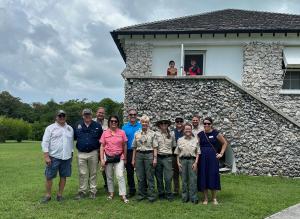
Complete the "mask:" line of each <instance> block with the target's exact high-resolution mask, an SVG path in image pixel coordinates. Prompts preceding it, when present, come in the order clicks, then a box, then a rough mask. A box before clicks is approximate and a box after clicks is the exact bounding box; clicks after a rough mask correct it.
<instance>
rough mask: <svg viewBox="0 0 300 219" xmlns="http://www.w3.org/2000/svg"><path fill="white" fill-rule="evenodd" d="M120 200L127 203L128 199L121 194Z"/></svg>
mask: <svg viewBox="0 0 300 219" xmlns="http://www.w3.org/2000/svg"><path fill="white" fill-rule="evenodd" d="M122 201H123V202H124V203H125V204H127V203H129V200H128V199H127V198H126V196H123V197H122Z"/></svg>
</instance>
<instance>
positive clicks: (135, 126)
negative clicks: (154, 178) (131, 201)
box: [122, 109, 142, 197]
mask: <svg viewBox="0 0 300 219" xmlns="http://www.w3.org/2000/svg"><path fill="white" fill-rule="evenodd" d="M128 119H129V122H128V123H126V124H125V125H123V127H122V129H123V130H124V131H125V133H126V136H127V138H128V141H127V163H126V171H127V184H128V187H129V197H132V196H134V195H135V193H136V189H135V182H134V167H133V166H132V164H131V160H132V147H131V145H132V142H133V139H134V134H135V133H136V132H137V131H138V130H140V129H142V125H141V123H140V122H139V121H138V120H137V111H136V110H135V109H130V110H129V111H128Z"/></svg>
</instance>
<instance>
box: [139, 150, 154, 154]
mask: <svg viewBox="0 0 300 219" xmlns="http://www.w3.org/2000/svg"><path fill="white" fill-rule="evenodd" d="M137 152H138V153H141V154H150V153H153V151H152V150H151V151H137Z"/></svg>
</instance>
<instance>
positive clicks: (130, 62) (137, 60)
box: [122, 43, 153, 76]
mask: <svg viewBox="0 0 300 219" xmlns="http://www.w3.org/2000/svg"><path fill="white" fill-rule="evenodd" d="M152 48H153V46H152V45H151V44H146V43H145V44H135V43H129V44H126V46H125V54H126V68H125V70H124V71H123V73H122V75H123V76H127V75H137V76H143V75H144V76H145V75H151V74H152V70H151V67H152Z"/></svg>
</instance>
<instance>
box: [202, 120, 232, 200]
mask: <svg viewBox="0 0 300 219" xmlns="http://www.w3.org/2000/svg"><path fill="white" fill-rule="evenodd" d="M212 124H213V120H212V119H211V118H210V117H206V118H205V119H204V120H203V125H204V131H201V132H199V133H198V138H199V143H200V150H201V154H200V162H199V165H198V190H199V191H200V192H203V193H204V201H203V204H204V205H207V203H208V189H209V190H211V193H212V201H213V204H215V205H217V204H218V201H217V190H221V184H220V174H219V159H220V158H221V157H223V155H224V152H225V150H226V147H227V141H226V139H225V138H224V136H223V135H222V134H220V133H219V132H218V131H217V130H216V129H213V128H212ZM218 141H219V142H220V143H221V144H222V149H221V152H220V153H218V152H217V151H218V150H217V147H218Z"/></svg>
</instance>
